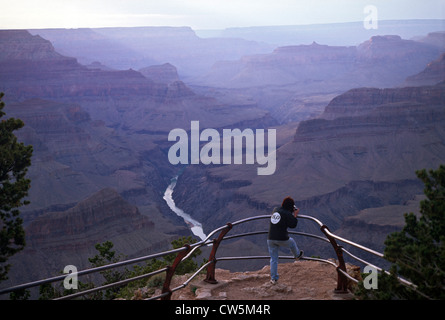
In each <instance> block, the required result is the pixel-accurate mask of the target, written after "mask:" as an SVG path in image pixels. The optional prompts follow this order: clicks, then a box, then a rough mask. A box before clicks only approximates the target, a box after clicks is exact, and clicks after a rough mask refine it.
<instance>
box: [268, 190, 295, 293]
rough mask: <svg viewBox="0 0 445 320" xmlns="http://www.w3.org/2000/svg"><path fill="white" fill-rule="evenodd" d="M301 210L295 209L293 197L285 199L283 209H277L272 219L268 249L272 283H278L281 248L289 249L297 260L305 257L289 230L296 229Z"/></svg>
mask: <svg viewBox="0 0 445 320" xmlns="http://www.w3.org/2000/svg"><path fill="white" fill-rule="evenodd" d="M299 212H300V209H298V208H297V207H295V202H294V200H293V199H292V198H291V197H286V198H284V200H283V202H282V204H281V207H279V208H275V209H274V210H273V214H272V216H271V217H270V223H269V233H268V236H267V247H268V249H269V254H270V277H271V279H270V282H271V283H272V284H276V283H277V282H278V278H279V275H278V251H279V249H280V247H284V248H289V249H290V250H291V251H292V253H293V255H294V257H295V260H299V259H300V258H301V257H302V256H303V250H300V249H299V248H298V246H297V244H296V242H295V240H294V239H293V238H291V237H289V233H288V231H287V229H288V228H295V227H296V226H297V224H298V219H297V216H298V213H299Z"/></svg>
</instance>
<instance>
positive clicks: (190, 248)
mask: <svg viewBox="0 0 445 320" xmlns="http://www.w3.org/2000/svg"><path fill="white" fill-rule="evenodd" d="M269 218H270V215H259V216H253V217H248V218H244V219H240V220H238V221H235V222H233V223H228V224H226V225H225V226H221V227H219V228H216V229H214V230H213V231H211V232H210V233H209V234H208V235H207V236H206V238H205V239H203V240H201V241H199V242H196V243H193V244H190V245H185V246H183V247H181V248H177V249H173V250H168V251H164V252H160V253H156V254H151V255H147V256H143V257H138V258H134V259H129V260H125V261H120V262H116V263H111V264H107V265H104V266H100V267H95V268H90V269H85V270H82V271H79V272H77V275H78V276H81V275H85V274H90V273H94V272H100V271H103V270H108V269H112V268H117V267H121V266H125V265H129V264H135V263H138V262H142V261H146V260H151V259H154V258H158V257H162V256H165V255H169V254H174V253H177V254H178V256H177V259H176V260H177V261H176V260H175V263H180V262H181V261H184V260H186V259H188V258H189V257H190V256H191V255H192V253H193V252H194V251H195V250H197V249H198V248H200V247H202V246H213V249H212V254H213V256H212V259H210V258H209V261H208V262H207V263H205V264H203V265H202V266H201V267H200V268H199V269H198V270H197V271H196V272H195V273H194V274H193V275H192V276H191V277H190V278H189V279H187V280H186V281H185V282H184V283H183V284H181V285H180V286H178V287H176V288H174V289H171V290H170V289H166V290H164V292H162V294H160V295H158V296H156V297H152V298H150V300H151V299H159V298H162V299H165V298H170V296H171V294H172V292H174V291H177V290H180V289H182V288H184V287H185V286H187V285H188V284H189V283H190V281H192V279H193V278H195V277H196V276H197V275H198V274H199V273H200V272H202V270H204V268H206V267H207V268H208V269H207V273H208V276H209V270H210V272H213V273H214V266H215V264H216V262H217V261H224V260H246V259H266V258H267V259H269V258H270V256H244V257H219V258H216V256H215V253H216V249H217V248H218V245H219V243H220V242H221V241H226V240H230V239H234V238H239V237H244V236H251V235H259V234H265V233H267V231H254V232H247V233H242V234H236V235H232V236H225V234H226V233H227V232H228V231H229V230H231V229H232V227H233V226H236V225H240V224H243V223H246V222H250V221H254V220H260V219H269ZM297 218H301V219H307V220H311V221H313V222H315V223H316V224H317V225H318V226H319V227H320V230H321V231H322V232H323V234H324V235H325V236H326V238H324V237H321V236H318V235H314V234H310V233H304V232H296V231H289V233H291V234H297V235H301V236H307V237H312V238H315V239H318V240H322V241H325V242H330V243H331V244H332V245H333V247H334V250H335V251H336V253H337V256H338V258H339V265H336V264H335V263H333V262H332V261H329V260H325V259H320V258H312V257H302V259H303V260H314V261H320V262H325V263H329V264H331V265H333V266H334V267H336V269H337V272H338V274H339V280H338V281H339V283H340V281H342V282H344V281H345V279H346V278H349V279H350V280H353V281H357V280H356V279H354V278H352V277H351V276H350V275H348V274H347V272H346V268H345V267H344V263H343V265H342V263H341V262H342V260H343V258H342V255H341V253H342V252H345V253H346V254H348V255H349V256H350V257H352V258H354V259H356V260H358V261H360V262H362V263H365V264H367V265H370V266H373V267H375V268H376V270H379V271H381V272H382V271H383V272H386V273H389V272H387V271H384V270H383V269H382V268H379V267H377V266H374V265H372V264H370V263H368V262H367V261H365V260H363V259H361V258H359V257H357V256H355V255H353V254H351V253H350V252H349V251H347V250H345V249H344V248H343V247H340V246H338V245H337V244H336V242H335V240H339V241H342V242H344V243H347V244H349V245H351V246H354V247H356V248H358V249H360V250H363V251H365V252H368V253H371V254H374V255H376V256H378V257H380V258H384V256H383V254H382V253H380V252H377V251H375V250H372V249H370V248H367V247H365V246H363V245H360V244H357V243H355V242H353V241H351V240H348V239H345V238H342V237H340V236H338V235H335V234H334V233H332V232H331V231H329V229H328V228H327V227H326V226H325V225H324V224H323V223H322V222H321V221H320V220H318V219H317V218H315V217H312V216H308V215H299V216H298V217H297ZM217 232H220V235H219V237H218V238H217V239H216V238H215V239H213V240H210V239H211V237H212V236H213V235H215V234H216V233H217ZM184 251H187V252H186V253H184ZM280 258H282V259H293V257H280ZM211 267H213V269H212V268H211ZM169 268H170V267H165V268H161V269H159V270H156V271H153V272H150V273H147V274H143V275H139V276H136V277H133V278H129V279H125V280H121V281H118V282H114V283H110V284H107V285H103V286H100V287H96V288H92V289H88V290H84V291H81V292H77V293H74V294H71V295H68V296H64V297H59V298H57V299H56V300H65V299H72V298H75V297H79V296H82V295H86V294H89V293H92V292H96V291H101V290H105V289H108V288H111V287H115V286H121V285H124V284H127V283H130V282H132V281H136V280H140V279H144V278H147V277H150V276H153V275H155V274H158V273H162V272H167V274H169ZM209 268H210V269H209ZM212 270H213V271H212ZM170 271H171V270H170ZM173 273H174V270H173ZM66 276H67V275H66V274H65V275H60V276H56V277H52V278H48V279H42V280H39V281H34V282H30V283H25V284H21V285H17V286H14V287H10V288H7V289H0V294H4V293H8V292H12V291H16V290H21V289H27V288H30V287H35V286H38V285H42V284H47V283H51V282H55V281H59V280H64V279H65V278H66ZM171 276H172V274H171V275H169V277H170V278H171ZM213 278H214V274H213ZM399 280H400V281H401V282H402V283H403V284H405V285H408V286H411V287H413V288H415V287H416V286H415V285H413V284H412V283H411V282H409V281H407V280H405V279H402V278H399ZM165 283H168V285H167V287H168V286H169V283H170V279H168V282H167V279H166V282H165ZM343 287H344V284H343Z"/></svg>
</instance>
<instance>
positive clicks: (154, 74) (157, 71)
mask: <svg viewBox="0 0 445 320" xmlns="http://www.w3.org/2000/svg"><path fill="white" fill-rule="evenodd" d="M139 72H140V73H142V74H143V76H144V77H146V78H147V79H150V80H152V81H154V82H158V83H165V84H171V83H173V82H176V81H179V76H178V71H177V69H176V67H175V66H173V65H171V64H170V63H164V64H162V65H154V66H149V67H146V68H142V69H139Z"/></svg>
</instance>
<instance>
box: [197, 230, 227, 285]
mask: <svg viewBox="0 0 445 320" xmlns="http://www.w3.org/2000/svg"><path fill="white" fill-rule="evenodd" d="M230 229H232V224H231V223H230V222H229V223H228V224H227V226H226V227H225V228H224V229H222V230H221V232H220V233H219V236H218V239H215V240H213V247H212V251H211V252H210V256H209V261H213V263H211V264H209V266H208V267H207V276H206V278H205V279H204V281H205V282H208V283H212V284H216V283H218V281H216V279H215V265H216V259H215V256H216V250H218V247H219V244H220V243H221V241H222V239H223V238H224V236H225V235H226V234H227V232H229V231H230Z"/></svg>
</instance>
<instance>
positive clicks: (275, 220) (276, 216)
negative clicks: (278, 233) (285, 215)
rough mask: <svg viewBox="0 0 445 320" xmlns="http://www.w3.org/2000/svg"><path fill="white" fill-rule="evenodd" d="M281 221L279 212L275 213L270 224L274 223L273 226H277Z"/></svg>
mask: <svg viewBox="0 0 445 320" xmlns="http://www.w3.org/2000/svg"><path fill="white" fill-rule="evenodd" d="M280 220H281V216H280V214H279V213H278V212H275V213H274V214H273V215H272V217H270V222H272V223H273V224H277V223H278V222H280Z"/></svg>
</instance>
